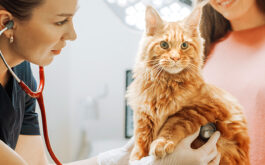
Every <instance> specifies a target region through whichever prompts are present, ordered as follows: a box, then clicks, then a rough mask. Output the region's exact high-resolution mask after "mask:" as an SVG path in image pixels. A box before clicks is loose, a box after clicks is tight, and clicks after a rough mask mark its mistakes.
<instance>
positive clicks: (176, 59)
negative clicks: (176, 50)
mask: <svg viewBox="0 0 265 165" xmlns="http://www.w3.org/2000/svg"><path fill="white" fill-rule="evenodd" d="M170 59H171V60H173V61H178V60H179V57H170Z"/></svg>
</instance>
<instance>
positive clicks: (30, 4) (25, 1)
mask: <svg viewBox="0 0 265 165" xmlns="http://www.w3.org/2000/svg"><path fill="white" fill-rule="evenodd" d="M43 1H44V0H0V6H2V7H3V8H4V9H6V10H7V11H9V12H10V13H11V14H12V15H13V16H14V17H15V18H17V19H20V20H26V19H29V18H30V17H31V13H32V10H33V9H34V8H35V7H37V6H39V5H41V4H42V3H43Z"/></svg>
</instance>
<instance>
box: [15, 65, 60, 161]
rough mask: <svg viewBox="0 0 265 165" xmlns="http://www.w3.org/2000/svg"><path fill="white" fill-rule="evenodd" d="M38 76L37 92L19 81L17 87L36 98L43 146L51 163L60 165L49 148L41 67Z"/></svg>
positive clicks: (42, 70)
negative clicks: (39, 113)
mask: <svg viewBox="0 0 265 165" xmlns="http://www.w3.org/2000/svg"><path fill="white" fill-rule="evenodd" d="M39 74H40V84H39V87H38V90H37V92H33V91H32V90H30V89H29V87H28V86H27V85H26V84H25V83H24V82H23V81H20V82H19V85H20V86H21V88H22V89H23V90H24V91H25V92H26V93H27V94H28V95H29V96H30V97H33V98H36V99H37V101H38V103H39V106H40V110H41V118H42V126H43V134H44V139H45V144H46V147H47V150H48V152H49V154H50V156H51V158H52V159H53V161H54V162H55V163H56V164H57V165H62V163H61V162H60V161H59V160H58V159H57V157H56V156H55V154H54V153H53V150H52V147H51V144H50V140H49V136H48V127H47V120H46V113H45V106H44V101H43V94H42V92H43V89H44V83H45V77H44V69H43V67H42V66H40V67H39Z"/></svg>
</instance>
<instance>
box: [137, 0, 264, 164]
mask: <svg viewBox="0 0 265 165" xmlns="http://www.w3.org/2000/svg"><path fill="white" fill-rule="evenodd" d="M199 1H202V0H199ZM200 30H201V33H202V36H203V38H204V39H205V51H204V52H205V55H206V58H205V59H206V64H205V66H204V70H203V76H204V78H205V80H206V82H209V83H211V84H214V85H216V86H217V87H220V88H223V89H225V90H227V91H228V92H230V93H231V94H232V95H234V96H236V97H237V99H238V100H239V102H240V103H241V104H242V105H243V107H244V110H245V111H244V113H245V115H246V117H247V122H248V130H249V135H250V139H251V145H250V161H251V164H252V165H260V164H264V161H265V156H264V155H265V143H264V139H265V125H264V121H263V120H264V118H265V109H264V107H265V104H264V103H265V102H264V100H265V78H264V77H265V76H264V72H265V67H264V63H265V1H264V0H210V3H209V4H207V5H206V6H204V8H203V15H202V20H201V29H200ZM253 80H254V81H253ZM177 148H178V147H177ZM172 157H177V156H176V155H174V153H173V154H171V155H169V156H167V157H165V158H164V159H163V160H159V161H154V160H152V159H151V158H150V157H146V158H144V159H142V160H141V164H145V163H146V164H147V162H148V163H150V164H156V165H160V164H165V162H170V161H168V160H173V159H174V158H172ZM151 162H152V163H151Z"/></svg>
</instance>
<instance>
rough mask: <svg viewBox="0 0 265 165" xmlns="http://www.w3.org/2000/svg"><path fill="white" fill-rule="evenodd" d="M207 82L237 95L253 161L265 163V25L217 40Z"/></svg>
mask: <svg viewBox="0 0 265 165" xmlns="http://www.w3.org/2000/svg"><path fill="white" fill-rule="evenodd" d="M203 76H204V78H205V80H206V82H207V83H210V84H214V85H216V86H218V87H220V88H223V89H225V90H226V91H228V92H230V93H231V94H232V95H234V96H235V97H236V98H237V99H238V100H239V102H240V103H241V105H243V107H244V114H245V115H246V119H247V122H248V131H249V135H250V139H251V144H250V160H251V165H261V164H264V163H265V26H261V27H257V28H253V29H248V30H242V31H232V32H230V33H228V34H227V35H226V36H225V37H224V38H223V39H221V40H220V41H218V42H216V43H215V44H214V45H213V47H212V50H211V52H210V56H209V58H208V60H207V63H206V64H205V67H204V69H203Z"/></svg>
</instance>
